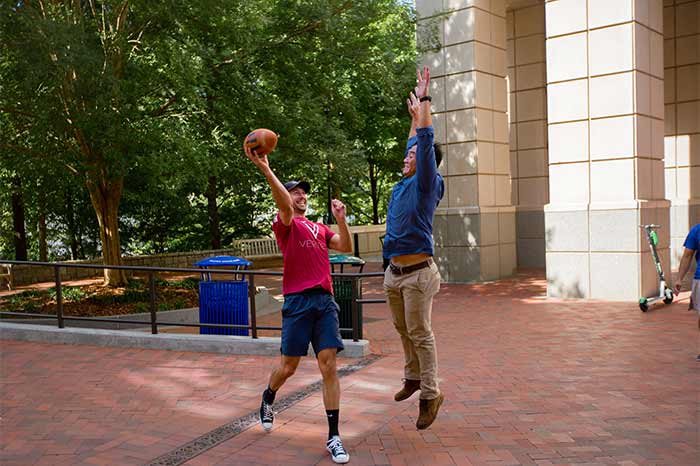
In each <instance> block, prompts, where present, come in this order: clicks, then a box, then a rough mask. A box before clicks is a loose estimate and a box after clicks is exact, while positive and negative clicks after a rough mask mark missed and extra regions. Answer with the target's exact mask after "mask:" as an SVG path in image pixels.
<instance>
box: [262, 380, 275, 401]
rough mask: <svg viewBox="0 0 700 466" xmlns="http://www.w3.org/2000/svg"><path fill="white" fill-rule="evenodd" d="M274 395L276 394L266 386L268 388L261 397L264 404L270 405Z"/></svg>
mask: <svg viewBox="0 0 700 466" xmlns="http://www.w3.org/2000/svg"><path fill="white" fill-rule="evenodd" d="M276 394H277V392H276V391H274V390H273V389H271V388H270V386H269V385H268V387H267V388H266V389H265V391H264V392H263V396H262V398H263V401H264V402H265V403H267V404H269V405H271V404H272V403H274V402H275V395H276Z"/></svg>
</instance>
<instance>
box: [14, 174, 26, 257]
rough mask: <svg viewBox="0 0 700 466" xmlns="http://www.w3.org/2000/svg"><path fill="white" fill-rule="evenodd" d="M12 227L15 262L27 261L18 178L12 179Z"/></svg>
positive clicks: (20, 184)
mask: <svg viewBox="0 0 700 466" xmlns="http://www.w3.org/2000/svg"><path fill="white" fill-rule="evenodd" d="M12 188H13V189H12V225H13V233H14V234H13V235H12V236H13V238H14V242H15V260H18V261H26V260H27V232H26V230H25V228H24V197H23V196H22V181H21V180H20V179H19V177H15V178H13V179H12Z"/></svg>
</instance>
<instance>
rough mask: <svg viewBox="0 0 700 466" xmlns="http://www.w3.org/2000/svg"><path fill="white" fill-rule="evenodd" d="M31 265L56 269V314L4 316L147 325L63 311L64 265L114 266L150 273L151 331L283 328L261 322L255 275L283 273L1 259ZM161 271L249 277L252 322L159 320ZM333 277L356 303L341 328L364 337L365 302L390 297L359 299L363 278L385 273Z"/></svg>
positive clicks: (355, 336)
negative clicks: (345, 282) (348, 323)
mask: <svg viewBox="0 0 700 466" xmlns="http://www.w3.org/2000/svg"><path fill="white" fill-rule="evenodd" d="M2 264H9V265H29V266H34V267H53V269H54V281H55V285H56V288H55V289H56V314H55V315H53V314H37V313H31V312H11V311H2V310H0V317H1V316H16V317H30V318H49V319H51V318H54V319H56V320H57V324H58V328H65V322H66V321H89V322H110V323H122V324H136V325H144V324H145V322H144V321H137V320H127V319H112V318H108V317H78V316H66V315H64V312H63V293H62V280H61V269H62V268H66V269H69V268H86V269H102V270H104V269H110V270H126V271H132V272H146V273H147V276H148V289H149V311H150V325H151V333H153V334H154V335H155V334H157V333H158V326H159V325H161V326H176V327H177V326H180V327H198V328H202V327H211V328H224V329H226V328H228V329H248V330H250V331H251V336H252V338H258V330H277V331H281V330H282V327H272V326H259V325H258V324H257V317H256V303H255V277H256V276H282V272H272V271H260V270H226V269H201V268H179V267H147V266H133V265H102V264H71V263H65V262H35V261H13V260H0V265H2ZM158 272H171V273H186V274H198V275H201V274H202V273H203V272H206V273H216V274H228V275H243V276H247V277H248V301H249V312H250V323H249V325H238V324H219V323H201V322H199V323H183V322H162V321H159V320H158V313H157V312H156V310H157V296H156V279H155V274H156V273H158ZM331 275H332V277H334V278H335V277H342V278H343V279H350V280H352V303H351V319H352V328H341V329H340V330H341V331H351V332H352V339H353V341H359V340H360V339H362V337H363V331H362V328H361V325H359V322H362V319H361V315H362V305H363V304H376V303H384V302H386V300H384V299H380V298H358V296H361V293H360V291H361V289H362V279H363V278H373V277H383V276H384V273H383V272H364V273H331Z"/></svg>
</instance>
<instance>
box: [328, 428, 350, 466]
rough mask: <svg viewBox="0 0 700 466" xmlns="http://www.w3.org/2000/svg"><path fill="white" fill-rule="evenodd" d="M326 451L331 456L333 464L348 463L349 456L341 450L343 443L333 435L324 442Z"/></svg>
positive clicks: (343, 449)
mask: <svg viewBox="0 0 700 466" xmlns="http://www.w3.org/2000/svg"><path fill="white" fill-rule="evenodd" d="M326 450H328V452H329V453H330V454H331V458H332V459H333V462H334V463H340V464H344V463H347V462H348V461H350V455H348V452H347V451H345V448H343V442H342V440H340V437H339V436H337V435H334V436H333V437H331V438H330V439H329V440H328V441H327V442H326Z"/></svg>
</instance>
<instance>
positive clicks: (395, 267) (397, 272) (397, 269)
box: [389, 263, 403, 275]
mask: <svg viewBox="0 0 700 466" xmlns="http://www.w3.org/2000/svg"><path fill="white" fill-rule="evenodd" d="M389 268H390V269H391V273H393V274H394V275H403V271H402V270H401V267H399V266H398V265H394V264H392V263H389Z"/></svg>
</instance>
